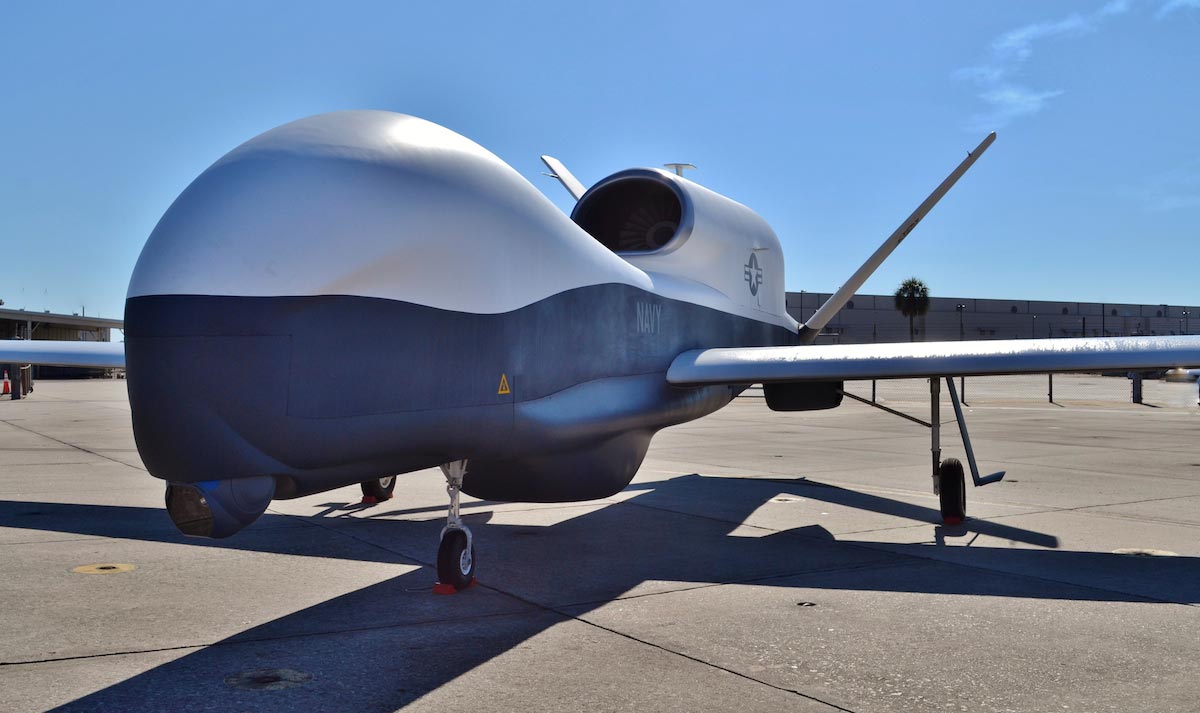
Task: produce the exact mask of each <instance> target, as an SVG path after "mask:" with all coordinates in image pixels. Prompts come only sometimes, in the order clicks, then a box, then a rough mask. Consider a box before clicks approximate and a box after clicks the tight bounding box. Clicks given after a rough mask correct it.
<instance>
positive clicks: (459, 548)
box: [438, 530, 475, 592]
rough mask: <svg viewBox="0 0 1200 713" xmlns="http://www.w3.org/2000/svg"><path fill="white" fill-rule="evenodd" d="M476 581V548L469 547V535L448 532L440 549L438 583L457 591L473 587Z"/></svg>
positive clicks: (456, 531) (460, 532) (453, 531)
mask: <svg viewBox="0 0 1200 713" xmlns="http://www.w3.org/2000/svg"><path fill="white" fill-rule="evenodd" d="M474 579H475V548H474V547H470V548H468V546H467V533H465V532H463V531H462V530H447V531H446V534H445V535H443V536H442V545H441V546H440V547H438V581H439V582H441V583H442V584H448V585H450V586H451V587H454V589H455V590H457V591H460V592H461V591H462V590H464V589H466V588H467V587H469V586H471V582H472V581H474Z"/></svg>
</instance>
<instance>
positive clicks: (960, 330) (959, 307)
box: [954, 302, 967, 342]
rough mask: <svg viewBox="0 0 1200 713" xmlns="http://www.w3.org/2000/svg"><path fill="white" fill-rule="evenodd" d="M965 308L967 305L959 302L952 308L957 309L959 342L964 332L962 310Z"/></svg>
mask: <svg viewBox="0 0 1200 713" xmlns="http://www.w3.org/2000/svg"><path fill="white" fill-rule="evenodd" d="M966 308H967V306H966V305H965V304H963V303H961V302H959V303H958V304H956V305H954V309H956V310H958V341H960V342H961V341H962V340H963V337H964V336H965V332H963V321H962V313H963V310H964V309H966Z"/></svg>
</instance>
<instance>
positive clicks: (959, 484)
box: [929, 376, 1004, 526]
mask: <svg viewBox="0 0 1200 713" xmlns="http://www.w3.org/2000/svg"><path fill="white" fill-rule="evenodd" d="M946 388H947V390H949V392H950V403H951V404H952V405H953V406H954V418H955V419H957V421H958V432H959V434H961V435H962V442H963V448H964V449H965V450H966V451H967V463H968V464H969V465H970V466H971V480H972V481H974V483H975V485H976V486H980V485H987V484H988V483H995V482H997V481H999V480H1000V479H1001V478H1003V477H1004V471H1000V472H999V473H992V474H991V475H989V476H987V477H984V478H981V477H979V468H978V467H977V466H976V465H975V450H974V449H973V448H971V436H970V434H968V433H967V421H966V419H965V418H963V412H962V403H961V402H959V400H958V389H956V388H954V379H952V378H950V377H949V376H947V377H946ZM929 430H930V451H932V454H933V493H934V494H935V495H937V496H938V506H939V509H940V510H941V511H942V522H943V523H945V524H947V525H951V526H955V525H961V524H962V523H963V520H965V519H966V517H967V481H966V478H965V477H964V476H963V466H962V463H961V462H960V461H959V460H958V459H957V458H947V459H946V460H942V442H941V432H942V416H941V380H940V379H939V378H936V377H935V378H932V379H930V380H929Z"/></svg>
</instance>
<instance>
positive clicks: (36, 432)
mask: <svg viewBox="0 0 1200 713" xmlns="http://www.w3.org/2000/svg"><path fill="white" fill-rule="evenodd" d="M0 423H6V424H8V425H9V426H12V427H13V428H18V429H20V430H22V431H25V432H26V433H32V434H33V435H35V436H41V437H42V438H46V439H49V440H51V441H54V442H55V443H61V444H62V445H64V446H67V447H69V448H74V449H75V450H79V451H83V452H84V453H90V454H92V455H94V456H96V457H97V458H103V459H104V460H108V461H112V462H113V463H119V464H121V465H123V466H125V467H127V468H133V469H134V470H140V471H142V472H143V473H145V472H148V471H147V470H146V469H145V468H139V467H138V466H135V465H130V464H128V463H126V462H125V461H122V460H117V459H116V458H109V457H108V456H106V455H104V454H103V453H99V452H97V451H93V450H89V449H87V448H84V447H83V446H77V445H75V444H74V443H68V442H67V441H63V440H59V439H57V438H55V437H54V436H48V435H46V434H45V433H40V432H38V431H35V430H33V429H32V428H26V427H25V426H18V425H17V424H15V423H13V422H12V421H9V420H6V419H0Z"/></svg>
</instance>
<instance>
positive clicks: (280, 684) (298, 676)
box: [225, 668, 312, 691]
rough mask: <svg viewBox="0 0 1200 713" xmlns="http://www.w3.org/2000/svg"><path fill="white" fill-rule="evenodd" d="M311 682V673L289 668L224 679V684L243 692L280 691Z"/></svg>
mask: <svg viewBox="0 0 1200 713" xmlns="http://www.w3.org/2000/svg"><path fill="white" fill-rule="evenodd" d="M310 680H312V674H311V673H305V672H303V671H296V670H294V669H290V668H256V669H254V670H253V671H242V672H241V673H235V674H233V675H232V676H226V677H225V684H226V685H228V686H232V687H234V688H240V689H242V690H244V691H282V690H283V689H285V688H292V687H294V686H300V685H303V684H304V683H306V682H307V681H310Z"/></svg>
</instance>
